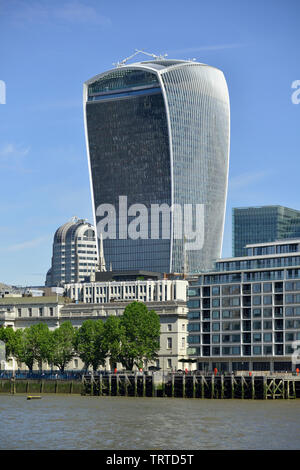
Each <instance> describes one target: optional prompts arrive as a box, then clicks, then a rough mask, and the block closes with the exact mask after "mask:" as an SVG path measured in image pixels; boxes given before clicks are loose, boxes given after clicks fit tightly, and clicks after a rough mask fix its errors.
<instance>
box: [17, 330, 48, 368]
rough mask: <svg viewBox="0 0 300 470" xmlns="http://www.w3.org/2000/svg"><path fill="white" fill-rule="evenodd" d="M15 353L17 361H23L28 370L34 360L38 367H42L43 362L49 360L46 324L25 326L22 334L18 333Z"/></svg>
mask: <svg viewBox="0 0 300 470" xmlns="http://www.w3.org/2000/svg"><path fill="white" fill-rule="evenodd" d="M15 353H16V355H17V356H18V361H22V362H24V363H25V364H26V365H27V367H28V368H29V370H32V369H33V365H34V362H35V361H37V363H38V365H39V369H42V364H43V362H50V360H51V337H50V331H49V328H48V326H47V325H45V324H44V323H38V324H36V325H32V326H30V327H29V328H25V329H24V330H23V334H22V335H21V334H20V337H19V340H18V343H17V346H16V351H15Z"/></svg>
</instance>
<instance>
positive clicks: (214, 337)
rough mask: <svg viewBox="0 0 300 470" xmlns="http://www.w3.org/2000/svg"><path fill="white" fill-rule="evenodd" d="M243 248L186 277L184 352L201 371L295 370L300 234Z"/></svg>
mask: <svg viewBox="0 0 300 470" xmlns="http://www.w3.org/2000/svg"><path fill="white" fill-rule="evenodd" d="M246 250H247V256H244V257H235V258H229V259H220V260H218V262H217V263H216V267H215V270H214V271H211V272H209V273H204V274H201V275H200V276H198V277H197V278H195V279H193V280H192V279H191V280H190V287H189V293H188V295H189V301H188V307H189V314H188V317H189V327H188V328H189V339H188V341H189V354H190V355H191V357H193V358H196V359H197V367H198V369H202V370H210V371H211V370H213V369H214V368H215V367H216V368H217V369H218V370H219V371H229V372H231V371H238V370H249V371H291V370H295V368H296V365H295V360H294V358H295V354H294V353H296V351H297V350H298V348H299V349H300V347H299V346H297V343H296V342H297V341H300V239H297V240H281V241H277V242H272V243H261V244H253V245H248V246H247V247H246ZM299 344H300V343H299ZM295 348H296V349H295ZM299 363H300V356H299Z"/></svg>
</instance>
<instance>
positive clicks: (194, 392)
mask: <svg viewBox="0 0 300 470" xmlns="http://www.w3.org/2000/svg"><path fill="white" fill-rule="evenodd" d="M196 383H197V380H196V376H195V375H193V398H196Z"/></svg>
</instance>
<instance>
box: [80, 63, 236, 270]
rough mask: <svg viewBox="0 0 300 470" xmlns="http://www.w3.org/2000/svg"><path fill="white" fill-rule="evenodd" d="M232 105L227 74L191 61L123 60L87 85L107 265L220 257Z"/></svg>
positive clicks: (163, 264)
mask: <svg viewBox="0 0 300 470" xmlns="http://www.w3.org/2000/svg"><path fill="white" fill-rule="evenodd" d="M229 113H230V110H229V97H228V90H227V85H226V81H225V78H224V75H223V73H222V72H221V71H220V70H218V69H216V68H215V67H211V66H208V65H206V64H201V63H197V62H193V61H184V60H166V59H161V58H156V59H153V60H150V61H145V62H137V63H133V64H128V65H127V64H126V65H120V66H119V67H117V68H116V69H113V70H109V71H106V72H104V73H101V74H99V75H96V76H95V77H93V78H91V79H90V80H88V81H87V82H86V83H85V84H84V116H85V132H86V143H87V153H88V161H89V168H90V181H91V192H92V199H93V206H94V223H95V226H97V231H98V237H99V236H100V233H103V244H104V252H105V259H106V263H107V266H109V265H110V264H112V267H113V269H114V270H129V269H144V270H150V271H157V272H162V273H163V272H165V273H174V272H175V273H176V272H177V273H181V272H183V271H185V272H200V271H201V270H206V269H209V268H211V266H212V263H213V261H215V260H216V259H217V258H219V257H220V256H221V247H222V236H223V227H224V215H225V204H226V196H227V177H228V161H229V134H230V122H229V121H230V119H229ZM187 206H189V207H187ZM189 208H191V211H192V210H193V211H194V214H192V212H189ZM107 212H108V215H109V217H110V218H109V219H108V215H107ZM193 217H194V219H193ZM192 219H193V220H194V222H195V224H196V230H193V229H192V225H191V220H192ZM188 229H190V230H189V232H188ZM191 232H193V233H192V234H191ZM195 236H196V238H197V237H199V240H198V239H197V240H196V242H195V243H194V244H193V246H192V247H191V246H189V244H191V242H190V241H191V240H192V239H193V238H195Z"/></svg>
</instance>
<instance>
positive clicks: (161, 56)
mask: <svg viewBox="0 0 300 470" xmlns="http://www.w3.org/2000/svg"><path fill="white" fill-rule="evenodd" d="M138 54H145V55H148V56H150V57H153V58H154V59H155V60H162V59H165V58H166V57H167V56H168V54H163V55H156V54H151V53H150V52H145V51H142V50H139V49H135V52H134V53H133V54H132V55H130V56H129V57H126V59H123V60H121V61H119V62H116V63H113V65H115V67H123V66H124V65H126V62H127V61H128V60H130V59H133V57H135V56H136V55H138Z"/></svg>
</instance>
